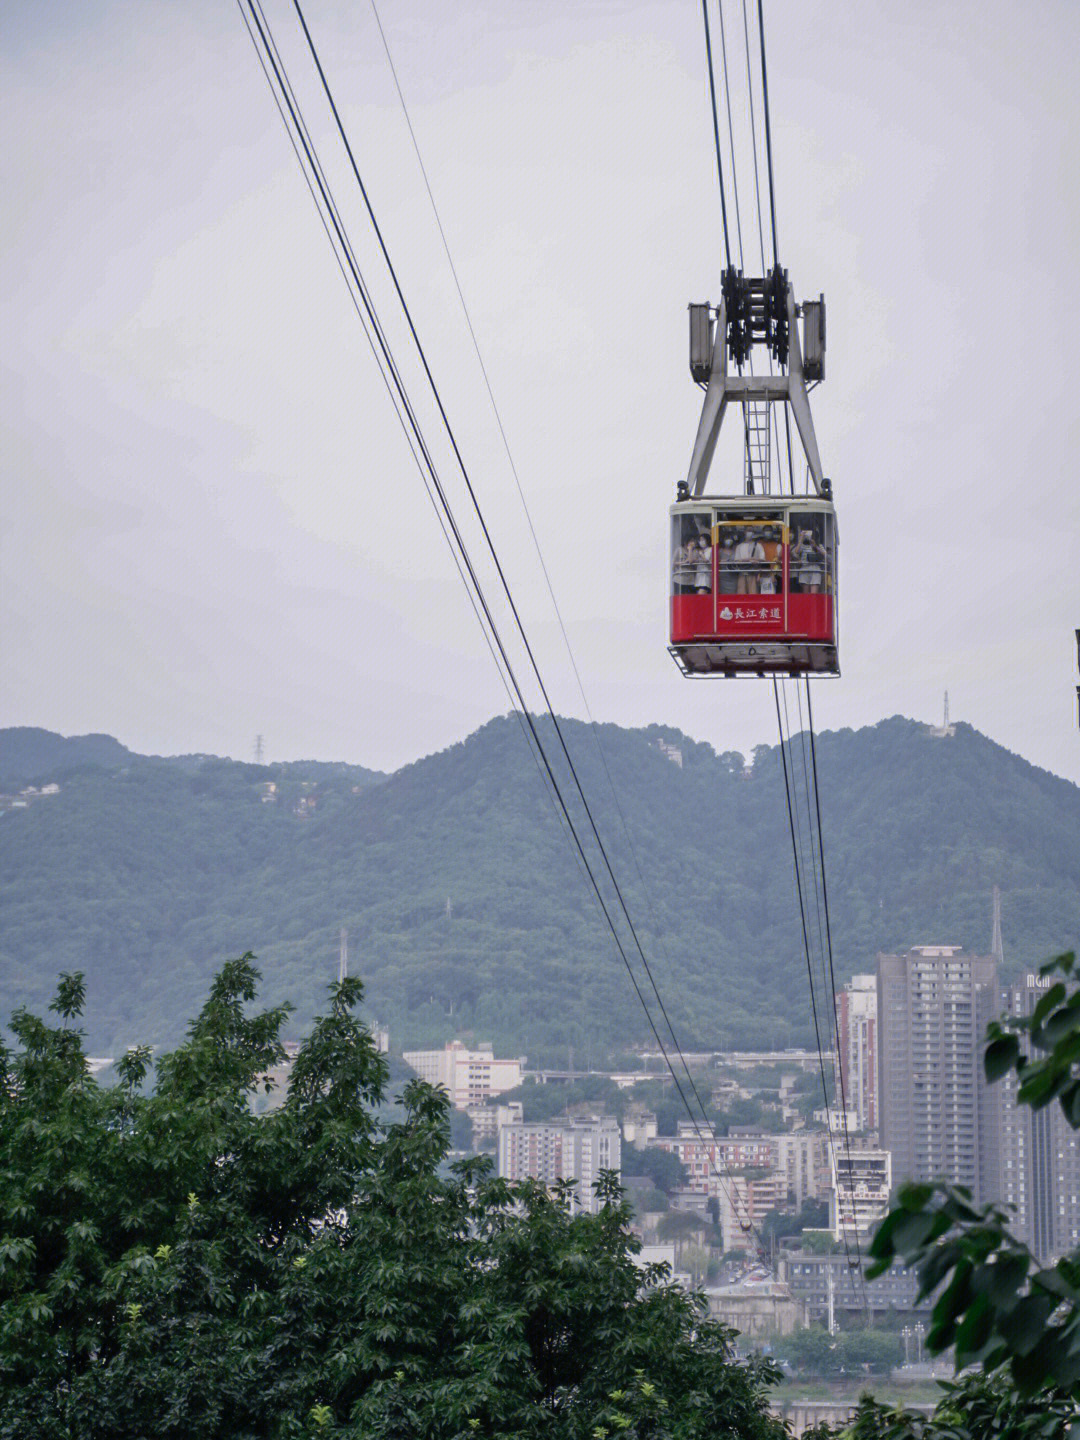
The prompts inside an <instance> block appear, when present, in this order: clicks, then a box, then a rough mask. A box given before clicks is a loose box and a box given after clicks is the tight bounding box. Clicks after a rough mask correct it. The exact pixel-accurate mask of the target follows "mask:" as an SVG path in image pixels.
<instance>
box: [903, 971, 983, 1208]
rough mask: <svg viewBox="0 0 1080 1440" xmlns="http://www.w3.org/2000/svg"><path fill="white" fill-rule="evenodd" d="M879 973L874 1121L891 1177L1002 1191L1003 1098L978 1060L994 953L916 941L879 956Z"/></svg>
mask: <svg viewBox="0 0 1080 1440" xmlns="http://www.w3.org/2000/svg"><path fill="white" fill-rule="evenodd" d="M877 982H878V1064H879V1072H880V1081H881V1085H880V1091H879V1096H878V1101H879V1120H880V1124H879V1129H880V1134H881V1145H882V1148H883V1149H885V1150H888V1151H889V1152H890V1153H891V1155H892V1176H893V1181H894V1183H899V1182H900V1181H902V1180H935V1179H946V1180H950V1181H952V1182H954V1183H956V1184H961V1185H967V1186H969V1187H970V1189H971V1191H972V1193H973V1194H974V1196H975V1199H976V1200H977V1201H985V1200H997V1199H999V1198H1000V1195H1001V1167H1000V1150H999V1138H1000V1137H999V1113H1000V1099H999V1096H998V1094H997V1092H996V1090H995V1089H994V1087H993V1086H990V1085H988V1084H987V1082H986V1078H985V1075H984V1072H983V1066H982V1054H983V1038H984V1036H985V1033H986V1026H987V1023H988V1022H989V1021H990V1020H991V1019H993V1018H994V1017H995V1016H996V1015H997V1014H998V1012H999V995H998V967H997V961H996V960H995V959H994V957H993V956H992V955H968V954H965V953H964V951H963V949H962V948H961V947H960V946H959V945H916V946H914V947H913V948H912V949H910V950H908V951H907V952H906V953H905V954H903V955H879V956H878V957H877Z"/></svg>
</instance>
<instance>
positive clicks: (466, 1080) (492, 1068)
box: [401, 1040, 525, 1110]
mask: <svg viewBox="0 0 1080 1440" xmlns="http://www.w3.org/2000/svg"><path fill="white" fill-rule="evenodd" d="M401 1058H402V1059H403V1060H404V1061H405V1064H406V1065H411V1066H412V1068H413V1069H414V1070H415V1071H416V1073H417V1075H419V1077H420V1079H421V1080H426V1081H427V1082H428V1084H429V1085H441V1086H442V1087H443V1088H444V1089H445V1090H446V1092H447V1093H448V1094H449V1096H450V1103H451V1105H453V1106H454V1108H455V1109H457V1110H467V1109H468V1107H469V1106H470V1105H478V1104H482V1103H483V1102H484V1101H485V1100H490V1099H491V1098H492V1097H493V1096H495V1095H502V1094H504V1093H505V1092H506V1091H507V1090H516V1089H517V1087H518V1086H519V1085H520V1084H521V1078H522V1070H523V1069H524V1066H525V1056H524V1055H518V1056H515V1057H513V1058H508V1059H505V1060H502V1059H499V1058H497V1057H496V1056H495V1054H494V1053H493V1052H492V1048H491V1046H490V1045H480V1046H478V1047H477V1049H475V1050H469V1049H467V1048H466V1046H465V1045H463V1044H462V1042H461V1041H460V1040H450V1041H448V1043H447V1044H446V1045H445V1046H444V1047H443V1049H442V1050H406V1051H405V1052H404V1053H403V1055H402V1057H401Z"/></svg>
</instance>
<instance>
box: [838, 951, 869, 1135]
mask: <svg viewBox="0 0 1080 1440" xmlns="http://www.w3.org/2000/svg"><path fill="white" fill-rule="evenodd" d="M836 1025H837V1030H838V1031H839V1035H840V1078H841V1080H842V1082H843V1095H844V1099H845V1100H846V1101H847V1108H848V1110H850V1111H853V1112H854V1113H855V1115H856V1117H857V1120H858V1128H859V1129H860V1130H863V1131H866V1130H876V1129H877V1128H878V1043H877V1037H878V1001H877V976H876V975H853V976H852V977H851V979H850V980H849V981H848V983H847V984H846V985H845V986H844V988H843V990H842V991H841V992H840V994H839V995H837V997H836Z"/></svg>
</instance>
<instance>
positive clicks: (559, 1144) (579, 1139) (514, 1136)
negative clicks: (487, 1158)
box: [498, 1115, 622, 1214]
mask: <svg viewBox="0 0 1080 1440" xmlns="http://www.w3.org/2000/svg"><path fill="white" fill-rule="evenodd" d="M498 1168H499V1175H500V1176H501V1177H502V1178H503V1179H504V1180H528V1179H532V1180H542V1181H543V1182H544V1184H545V1185H554V1183H555V1181H556V1180H576V1181H577V1182H578V1186H577V1197H578V1201H579V1203H580V1206H581V1209H582V1210H585V1211H588V1212H589V1213H590V1214H595V1213H596V1211H597V1210H598V1209H599V1204H598V1202H597V1199H596V1195H595V1194H594V1192H593V1188H592V1187H593V1182H594V1181H595V1180H598V1179H599V1178H600V1171H601V1170H616V1171H621V1168H622V1137H621V1133H620V1131H619V1122H618V1121H617V1120H616V1119H615V1118H614V1116H612V1115H601V1116H599V1117H597V1116H588V1117H586V1118H582V1119H579V1118H577V1117H573V1118H571V1119H569V1120H565V1121H562V1122H543V1123H538V1122H532V1123H528V1124H525V1123H522V1122H520V1121H519V1122H517V1123H514V1124H510V1125H500V1126H499V1149H498Z"/></svg>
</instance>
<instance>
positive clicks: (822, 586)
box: [669, 266, 840, 676]
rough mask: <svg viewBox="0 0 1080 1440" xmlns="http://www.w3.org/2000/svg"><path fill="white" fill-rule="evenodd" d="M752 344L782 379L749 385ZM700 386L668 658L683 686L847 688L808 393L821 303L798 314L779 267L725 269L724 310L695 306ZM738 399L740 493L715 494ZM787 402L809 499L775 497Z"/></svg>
mask: <svg viewBox="0 0 1080 1440" xmlns="http://www.w3.org/2000/svg"><path fill="white" fill-rule="evenodd" d="M800 322H801V323H800ZM800 329H801V331H802V342H801V343H800ZM755 344H764V345H766V346H767V347H768V349H769V351H770V354H771V355H772V357H773V359H774V360H775V361H777V362H778V364H779V366H780V367H781V370H782V372H783V373H779V374H768V375H754V374H752V373H746V374H744V373H743V367H744V365H745V364H746V362H747V361H748V360H749V359H750V356H751V352H752V348H753V346H754V345H755ZM729 360H731V361H733V362H734V363H735V366H736V367H737V371H738V373H735V374H732V373H731V372H730V371H729ZM690 373H691V375H692V376H693V378H694V379H695V380H696V381H698V383H699V384H700V383H704V384H706V392H705V403H704V406H703V408H702V412H701V421H700V423H699V425H698V433H697V441H696V443H695V445H694V454H693V458H692V459H691V462H690V473H689V475H688V477H687V479H686V480H684V481H681V482H680V484H679V487H678V492H677V496H676V501H675V504H674V505H672V507H671V512H670V513H671V643H670V646H669V649H670V651H671V654H672V655H673V656H674V658H675V661H676V663H677V664H678V665H679V668H680V669H681V670H682V672H683V674H684V675H790V676H796V675H839V673H840V664H839V653H838V649H837V613H836V598H837V549H838V536H837V527H836V513H835V509H834V506H833V500H832V486H831V484H830V482H829V481H828V480H827V479H826V478H825V477H824V476H823V475H822V472H821V461H820V459H819V457H818V449H817V440H816V438H815V435H814V424H813V419H812V417H811V415H810V404H809V400H808V398H807V391H806V382H807V380H821V379H823V378H824V374H825V302H824V297H822V298H820V299H818V300H813V301H806V302H804V304H802V305H801V306H796V304H795V301H794V298H793V294H792V289H791V285H790V283H789V281H788V278H787V271H786V270H781V269H780V267H779V266H776V267H775V268H774V269H773V271H772V272H771V274H770V275H768V276H766V277H765V279H763V280H755V279H747V278H745V277H744V276H743V275H742V274H741V272H739V271H736V270H734V269H732V268H729V269H728V270H726V271H725V273H724V285H723V298H722V299H721V302H720V304H719V305H718V306H717V307H716V308H715V310H714V309H713V307H712V306H710V305H691V307H690ZM730 400H735V401H738V402H739V403H740V404H741V405H742V407H743V431H744V440H745V464H744V484H743V491H742V493H741V494H738V495H731V494H709V493H707V491H706V484H707V481H708V478H709V466H710V464H711V462H712V457H713V452H714V450H715V448H716V442H717V439H718V437H719V434H720V426H721V424H722V422H723V418H724V413H725V410H726V408H727V405H728V402H729V401H730ZM777 403H782V404H788V405H790V406H791V411H792V414H793V416H794V419H795V425H796V429H797V432H798V436H799V439H800V440H801V442H802V447H803V450H804V451H805V454H806V461H807V470H808V474H809V478H810V481H811V483H812V486H813V489H812V491H811V490H810V489H809V488H808V492H807V493H806V494H804V495H795V494H789V495H782V494H776V493H771V491H772V485H771V476H770V474H769V457H770V453H771V447H770V428H771V424H772V415H771V407H772V406H773V405H774V404H777Z"/></svg>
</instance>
